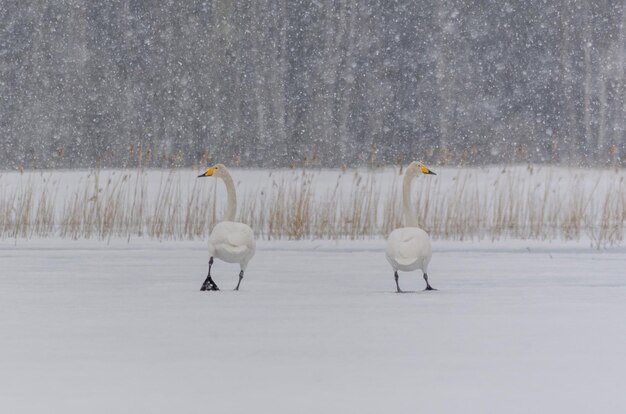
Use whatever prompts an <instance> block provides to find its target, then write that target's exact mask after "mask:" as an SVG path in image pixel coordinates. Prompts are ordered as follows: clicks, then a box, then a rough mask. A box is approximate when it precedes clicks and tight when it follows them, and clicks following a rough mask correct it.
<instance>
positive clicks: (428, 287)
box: [424, 273, 437, 290]
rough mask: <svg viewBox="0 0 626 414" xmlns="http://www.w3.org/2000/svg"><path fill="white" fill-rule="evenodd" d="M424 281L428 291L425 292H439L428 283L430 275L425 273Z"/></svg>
mask: <svg viewBox="0 0 626 414" xmlns="http://www.w3.org/2000/svg"><path fill="white" fill-rule="evenodd" d="M424 280H425V281H426V289H424V290H437V289H435V288H434V287H432V286H431V285H430V283H428V275H427V274H426V273H424Z"/></svg>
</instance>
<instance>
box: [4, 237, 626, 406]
mask: <svg viewBox="0 0 626 414" xmlns="http://www.w3.org/2000/svg"><path fill="white" fill-rule="evenodd" d="M433 247H434V255H433V260H432V263H431V268H430V272H429V276H430V280H431V283H432V285H433V286H434V287H436V288H438V289H440V290H439V291H437V292H422V291H421V289H423V287H424V282H423V280H422V278H421V274H418V273H417V272H416V273H413V274H407V273H402V274H401V275H400V283H401V286H402V287H403V288H404V289H405V290H410V291H412V293H406V294H396V293H394V291H395V284H394V281H393V274H392V272H391V270H390V267H389V265H388V264H387V263H386V261H385V258H384V253H383V248H384V241H382V240H373V241H360V242H339V243H335V242H328V241H324V242H315V241H307V242H284V241H278V242H259V246H258V251H257V254H256V257H255V258H254V260H253V261H252V262H251V264H250V267H249V269H248V272H247V275H246V278H245V279H244V281H243V283H242V290H241V291H240V292H233V291H231V290H230V289H232V288H234V286H235V285H236V280H237V277H236V276H237V272H238V270H237V268H236V267H235V266H233V265H227V264H224V263H223V262H216V265H215V266H214V279H215V281H216V282H217V283H218V285H219V286H220V288H222V289H223V291H221V292H200V291H199V288H200V285H201V284H202V282H203V280H204V277H205V275H206V270H207V260H208V257H207V252H206V249H205V244H204V243H203V242H189V241H184V242H176V241H168V242H157V241H142V240H135V241H132V240H131V242H130V243H126V242H125V241H117V240H113V241H112V242H111V243H109V244H107V243H104V242H98V241H71V240H67V239H63V240H60V239H47V240H31V241H23V240H18V241H17V243H16V242H15V241H14V240H4V241H2V242H0V303H2V312H0V327H1V332H2V334H1V335H0V366H1V367H2V368H1V369H2V371H1V374H0V411H2V412H4V413H42V412H45V413H175V412H181V413H183V412H184V413H251V412H252V413H256V412H259V413H265V412H268V413H270V412H271V413H304V412H307V413H309V412H310V413H329V412H337V413H382V412H393V413H417V412H432V413H460V412H463V413H490V412H493V413H529V412H562V413H589V412H602V413H622V412H626V394H625V393H624V384H625V383H626V320H625V317H624V315H626V249H625V248H613V249H607V250H600V251H598V250H593V249H590V248H589V247H588V244H586V243H570V244H548V243H540V242H523V241H510V242H501V243H493V244H492V243H472V242H436V243H434V244H433Z"/></svg>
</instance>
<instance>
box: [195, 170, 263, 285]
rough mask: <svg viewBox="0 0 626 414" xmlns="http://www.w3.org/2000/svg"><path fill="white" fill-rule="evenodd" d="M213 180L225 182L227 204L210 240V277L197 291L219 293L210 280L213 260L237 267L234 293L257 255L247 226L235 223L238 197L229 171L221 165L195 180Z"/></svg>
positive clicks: (254, 242)
mask: <svg viewBox="0 0 626 414" xmlns="http://www.w3.org/2000/svg"><path fill="white" fill-rule="evenodd" d="M212 176H214V177H218V178H221V179H222V180H223V181H224V184H225V185H226V192H227V203H228V204H227V208H226V220H225V221H222V222H220V223H217V224H216V225H215V227H214V228H213V231H211V235H210V236H209V253H210V255H211V258H210V259H209V274H208V276H207V278H206V280H205V281H204V283H203V284H202V287H201V288H200V290H219V288H218V287H217V284H216V283H215V282H214V281H213V279H212V278H211V266H212V265H213V258H217V259H220V260H222V261H224V262H227V263H239V266H240V268H241V271H240V272H239V283H237V287H236V288H235V290H239V285H241V280H242V279H243V275H244V272H245V270H246V268H247V267H248V263H249V262H250V259H252V257H253V256H254V253H255V251H256V241H255V239H254V232H253V231H252V229H251V228H250V226H248V225H247V224H244V223H239V222H236V221H234V220H235V214H236V212H237V195H236V193H235V183H234V182H233V179H232V177H231V175H230V172H229V171H228V169H227V168H226V167H225V166H224V165H223V164H217V165H215V166H213V167H211V168H209V169H208V170H207V171H206V172H205V173H204V174H201V175H199V176H198V177H212Z"/></svg>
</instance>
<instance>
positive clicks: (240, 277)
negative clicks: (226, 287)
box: [235, 270, 243, 290]
mask: <svg viewBox="0 0 626 414" xmlns="http://www.w3.org/2000/svg"><path fill="white" fill-rule="evenodd" d="M241 279H243V270H242V271H241V272H239V283H237V287H236V288H235V290H239V285H241Z"/></svg>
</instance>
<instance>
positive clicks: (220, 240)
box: [209, 221, 256, 270]
mask: <svg viewBox="0 0 626 414" xmlns="http://www.w3.org/2000/svg"><path fill="white" fill-rule="evenodd" d="M255 249H256V246H255V241H254V233H253V232H252V229H251V228H250V226H248V225H247V224H243V223H237V222H234V221H222V222H221V223H217V225H216V226H215V227H214V228H213V231H212V232H211V235H210V236H209V253H210V254H211V256H213V257H217V258H218V259H220V260H223V261H225V262H227V263H239V264H240V265H241V269H242V270H246V267H248V262H249V261H250V259H252V256H254V252H255Z"/></svg>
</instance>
